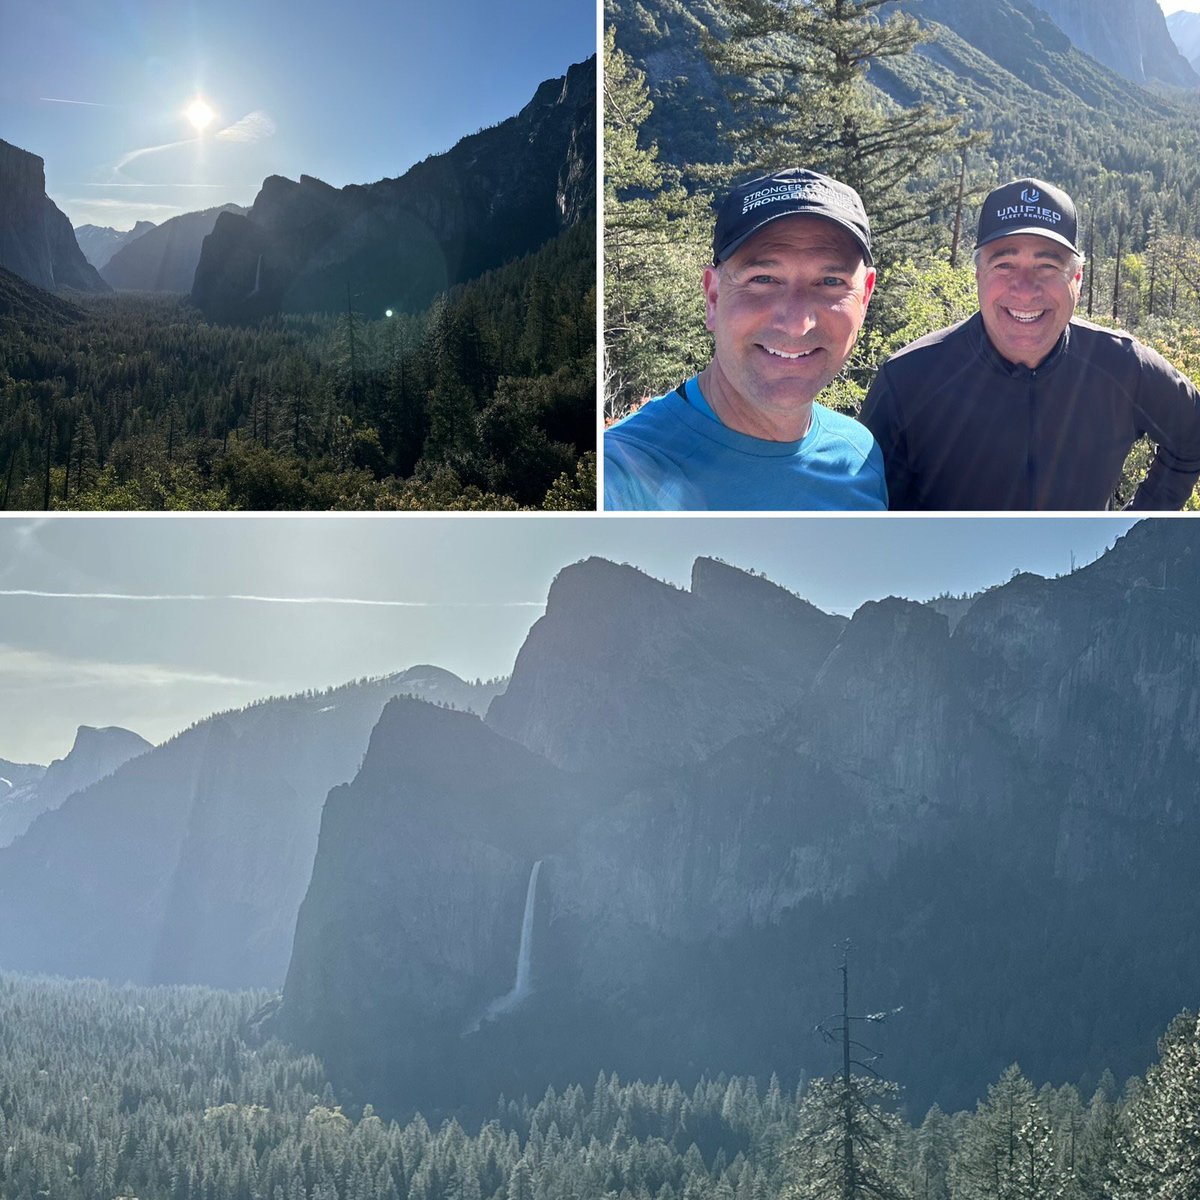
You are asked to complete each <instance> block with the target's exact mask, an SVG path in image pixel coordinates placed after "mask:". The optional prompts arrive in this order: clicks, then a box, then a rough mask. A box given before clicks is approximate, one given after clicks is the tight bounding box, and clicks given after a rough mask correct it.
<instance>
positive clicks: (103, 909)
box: [0, 667, 495, 987]
mask: <svg viewBox="0 0 1200 1200" xmlns="http://www.w3.org/2000/svg"><path fill="white" fill-rule="evenodd" d="M451 685H453V686H451ZM494 691H495V686H494V685H492V686H483V687H481V688H472V687H471V685H467V684H464V683H463V682H462V681H461V680H458V679H456V677H454V676H451V675H450V673H449V672H441V671H436V670H431V669H430V668H428V667H418V668H414V669H413V670H412V671H406V672H402V673H400V674H397V675H392V676H387V677H384V678H381V679H378V680H374V681H369V682H362V683H357V684H349V685H346V686H345V687H343V688H339V689H334V690H331V691H329V692H324V693H318V694H310V695H303V696H293V697H288V698H282V699H276V700H271V701H266V702H263V703H260V704H257V705H252V706H251V707H249V708H246V709H243V710H240V711H237V712H230V713H224V714H219V715H217V716H214V717H211V718H209V719H208V720H206V721H203V722H201V723H200V724H198V725H196V726H193V727H192V728H191V729H189V730H187V731H185V732H184V733H181V734H179V735H178V736H177V737H175V738H173V739H171V741H169V742H166V743H164V744H163V745H162V746H159V747H156V748H154V749H152V750H150V751H148V752H146V753H143V754H140V755H139V756H138V757H136V758H133V759H132V760H130V761H128V762H126V763H125V764H124V765H123V766H121V767H119V768H118V769H117V770H115V771H114V772H113V773H112V774H110V775H108V776H107V777H106V778H104V779H101V780H100V781H99V782H97V783H94V784H92V785H91V786H90V787H85V788H82V789H81V790H74V791H73V794H72V795H70V796H69V797H68V798H67V799H66V800H65V801H64V802H63V803H62V804H61V805H60V807H58V808H57V809H55V810H54V811H51V812H46V813H44V814H43V815H42V816H41V817H40V818H39V819H38V820H36V821H34V822H33V824H32V825H31V826H30V827H29V828H28V829H27V830H26V831H25V833H24V834H23V835H22V836H20V837H18V838H17V839H16V840H15V841H14V842H13V843H12V844H11V845H9V846H7V847H4V848H3V849H0V969H5V970H24V971H34V972H37V971H42V972H49V973H53V974H61V975H94V976H98V977H101V978H107V979H118V980H123V979H129V980H133V981H137V982H141V983H207V984H211V985H214V986H220V987H249V986H265V987H270V986H276V987H277V986H279V984H280V983H281V982H282V980H283V977H284V974H285V972H286V970H287V963H288V958H289V955H290V953H291V947H292V936H293V933H294V930H295V925H296V911H297V909H298V908H299V906H300V901H301V899H302V898H303V896H304V891H305V888H306V887H307V886H308V882H309V878H310V876H311V874H312V866H313V856H314V852H315V849H316V843H317V830H318V827H319V824H320V819H321V807H322V805H323V803H324V801H325V797H326V795H328V793H329V791H330V789H331V788H333V787H334V786H336V785H337V784H339V783H342V782H344V781H346V780H348V779H350V778H352V777H353V775H354V773H355V771H356V770H357V769H358V767H359V765H360V764H361V761H362V756H363V751H364V750H365V749H366V746H367V741H368V737H369V735H370V732H371V728H372V727H373V726H374V724H375V723H376V721H377V720H378V719H379V714H380V712H381V711H382V709H383V707H384V705H385V704H386V703H387V701H388V700H390V699H392V698H393V697H394V696H397V695H408V694H412V693H415V694H418V695H420V694H426V695H430V696H431V697H432V698H434V699H436V700H438V701H443V700H444V699H445V698H446V697H447V696H448V695H456V696H457V697H458V698H459V699H471V698H473V699H474V702H475V703H476V704H478V705H479V706H480V707H482V706H483V705H485V704H486V703H487V701H488V700H490V699H491V696H492V694H493V693H494ZM65 761H66V760H64V762H65ZM47 775H49V772H47ZM43 782H44V780H43ZM0 811H2V810H0Z"/></svg>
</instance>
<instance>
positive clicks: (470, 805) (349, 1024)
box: [283, 699, 580, 1095]
mask: <svg viewBox="0 0 1200 1200" xmlns="http://www.w3.org/2000/svg"><path fill="white" fill-rule="evenodd" d="M576 793H577V789H576V787H575V785H574V784H572V782H571V781H570V780H569V779H568V778H567V777H566V776H565V775H564V774H563V773H562V772H560V771H558V770H557V769H556V768H554V767H553V766H551V765H550V764H549V763H547V762H546V761H545V760H544V759H541V758H539V757H538V756H537V755H534V754H531V753H530V752H529V751H528V750H525V749H524V748H522V747H521V746H518V745H516V744H515V743H513V742H510V741H508V740H507V739H505V738H502V737H500V736H498V735H497V734H495V733H492V732H491V731H490V730H488V729H487V727H486V726H485V725H484V724H483V723H482V722H481V721H480V720H479V718H478V717H476V716H473V715H471V714H468V713H461V712H452V711H449V710H446V709H440V708H435V707H433V706H432V705H429V704H426V703H424V702H422V701H419V700H415V699H398V700H394V701H392V703H390V704H389V705H388V706H387V708H386V709H385V710H384V712H383V715H382V717H381V718H380V721H379V724H378V725H377V726H376V728H375V730H374V732H373V733H372V735H371V744H370V748H369V749H368V751H367V755H366V758H365V760H364V762H363V767H362V770H361V771H360V772H359V774H358V776H357V777H356V778H355V780H354V782H353V784H348V785H346V786H343V787H340V788H335V789H334V790H333V792H331V793H330V796H329V799H328V801H327V802H326V805H325V811H324V814H323V816H322V820H321V854H320V856H319V857H318V860H317V862H316V865H315V866H314V868H313V878H312V884H311V885H310V887H309V890H308V894H307V896H306V897H305V901H304V906H303V908H302V910H301V912H300V916H299V920H298V923H297V927H296V950H295V953H294V955H293V959H292V965H291V967H290V969H289V971H288V977H287V983H286V986H285V988H284V1005H283V1016H284V1027H285V1028H286V1029H287V1031H288V1033H289V1035H290V1036H291V1037H293V1038H294V1039H296V1040H297V1041H299V1042H301V1043H303V1044H305V1045H311V1046H320V1047H321V1050H320V1053H322V1054H328V1055H330V1056H332V1057H333V1058H335V1059H337V1060H338V1061H342V1062H345V1063H346V1064H347V1069H348V1072H349V1074H350V1076H351V1077H353V1079H354V1080H355V1083H356V1085H357V1086H359V1087H361V1088H362V1089H363V1094H367V1095H370V1094H375V1093H376V1092H379V1091H383V1090H386V1089H388V1088H390V1086H391V1083H390V1081H392V1080H394V1079H395V1078H396V1075H397V1072H401V1073H403V1074H404V1075H406V1076H408V1077H410V1078H412V1077H419V1078H420V1079H421V1081H422V1082H421V1087H422V1088H436V1087H437V1086H438V1081H439V1079H441V1078H443V1077H444V1076H445V1075H446V1074H447V1073H450V1074H457V1073H458V1072H459V1071H460V1070H467V1069H469V1059H470V1057H471V1056H472V1054H473V1053H474V1046H475V1043H477V1042H478V1038H474V1037H471V1036H466V1037H464V1033H465V1031H467V1030H468V1029H470V1028H471V1027H472V1026H473V1025H475V1024H476V1023H477V1022H478V1021H479V1019H480V1018H481V1016H482V1015H483V1014H484V1013H485V1011H486V1009H487V1006H488V1004H489V1002H490V1001H492V1000H494V999H495V998H496V997H499V996H502V995H503V994H504V993H506V992H507V991H508V990H509V989H510V987H511V986H512V984H513V978H514V970H515V964H516V960H517V953H518V949H519V943H520V930H521V926H522V917H523V911H524V904H525V897H526V890H527V883H528V879H529V876H530V872H531V870H532V867H533V864H534V863H535V862H536V861H537V860H538V859H540V858H541V857H542V856H543V855H544V854H546V853H547V852H548V851H549V850H550V849H551V848H552V847H553V846H554V845H556V844H557V843H560V842H561V841H562V840H563V837H564V833H565V831H566V830H567V829H568V828H570V827H571V826H572V825H573V824H577V821H578V807H579V803H580V801H579V798H578V796H577V794H576ZM367 827H370V828H371V829H372V830H373V835H372V836H371V838H369V839H367V840H363V838H362V837H361V834H362V831H363V829H364V828H367ZM348 878H353V880H354V888H353V889H352V890H351V889H348V888H347V887H346V883H347V879H348ZM400 880H403V884H402V885H401V886H400V887H399V888H398V887H397V883H398V881H400ZM365 913H369V914H371V915H370V919H368V920H364V919H363V914H365ZM377 917H378V918H379V919H380V921H381V922H382V924H380V923H377V922H376V918H377ZM451 931H452V932H453V937H452V940H451V941H446V940H445V938H446V935H447V933H450V932H451ZM365 979H370V980H372V981H373V982H372V985H371V986H370V987H358V986H354V985H353V984H352V985H351V986H350V987H347V986H346V985H347V983H348V982H350V981H362V980H365ZM331 1008H336V1009H337V1011H338V1012H339V1013H340V1014H341V1016H340V1019H339V1021H338V1022H336V1023H331V1022H329V1021H327V1020H325V1014H326V1013H327V1012H328V1011H329V1010H330V1009H331ZM399 1013H403V1020H402V1022H399V1023H397V1022H396V1021H395V1020H394V1015H395V1014H399ZM384 1028H386V1029H388V1030H389V1033H390V1034H391V1035H392V1036H389V1038H388V1039H387V1041H386V1042H379V1041H374V1040H372V1039H370V1038H365V1037H363V1036H362V1031H363V1030H367V1029H369V1030H374V1031H380V1030H382V1029H384Z"/></svg>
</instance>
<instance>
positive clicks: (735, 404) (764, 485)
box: [604, 168, 887, 511]
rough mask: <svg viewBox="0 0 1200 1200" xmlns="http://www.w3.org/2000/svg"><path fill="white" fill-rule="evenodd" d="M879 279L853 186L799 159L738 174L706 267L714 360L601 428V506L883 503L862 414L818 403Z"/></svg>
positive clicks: (879, 466) (879, 464) (878, 462)
mask: <svg viewBox="0 0 1200 1200" xmlns="http://www.w3.org/2000/svg"><path fill="white" fill-rule="evenodd" d="M874 286H875V268H874V266H873V265H872V260H871V232H870V227H869V225H868V223H867V216H866V213H865V212H864V211H863V206H862V201H861V200H860V199H859V196H858V193H857V192H855V191H854V189H853V188H850V187H847V186H846V185H845V184H843V183H839V182H837V180H834V179H830V178H829V177H828V176H825V175H821V174H819V173H818V172H816V171H808V170H804V169H800V168H793V169H789V170H786V171H780V172H777V173H776V174H773V175H766V176H762V177H760V178H758V179H753V180H751V181H750V182H749V183H744V184H742V185H740V186H739V187H737V188H735V189H734V190H733V191H732V192H731V193H730V194H729V196H728V197H727V198H726V200H725V202H724V203H723V204H722V206H721V209H720V211H719V212H718V214H717V222H716V229H715V231H714V234H713V265H712V266H711V267H709V268H707V269H706V270H705V272H704V298H705V306H706V323H707V326H708V328H709V329H710V330H711V331H712V334H713V341H714V353H713V357H712V361H711V362H710V363H709V365H708V366H707V367H705V369H704V370H703V371H701V372H700V374H699V375H697V376H694V377H693V378H692V379H690V380H688V381H687V382H686V383H685V384H683V386H682V387H680V388H678V389H676V390H675V391H674V392H671V393H669V394H668V395H666V396H660V397H659V398H658V399H656V400H652V401H650V402H649V403H647V404H644V405H643V406H642V407H641V408H640V409H638V410H637V411H636V412H635V413H633V414H631V415H630V416H628V417H626V418H625V419H624V420H623V421H619V422H618V423H617V424H615V425H614V426H612V428H611V429H609V430H608V432H607V433H606V434H605V437H604V507H605V508H606V509H607V510H609V511H613V510H619V509H674V510H680V509H709V510H713V509H717V510H743V509H760V510H770V509H784V510H795V509H826V510H829V509H882V508H886V507H887V492H886V489H885V486H884V475H883V461H882V458H881V456H880V453H879V449H878V447H877V446H876V445H875V442H874V439H873V438H872V437H871V434H870V433H869V432H868V431H867V430H866V428H865V427H863V426H862V425H860V424H859V423H858V422H857V421H855V420H853V419H852V418H850V417H847V416H844V415H843V414H841V413H838V412H835V411H834V410H832V409H829V408H826V407H824V406H823V405H820V404H817V403H816V402H815V398H816V396H817V393H818V392H820V391H821V390H822V389H823V388H825V387H826V386H827V385H828V384H829V383H830V382H831V381H832V380H833V378H834V376H835V375H836V374H837V373H838V371H839V370H841V368H842V365H843V364H844V363H845V361H846V359H847V358H848V357H849V356H850V351H851V349H852V348H853V346H854V342H855V339H856V338H857V337H858V331H859V329H861V328H862V323H863V318H864V317H865V316H866V312H867V304H868V303H869V301H870V298H871V292H872V289H873V288H874Z"/></svg>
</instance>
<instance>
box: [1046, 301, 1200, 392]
mask: <svg viewBox="0 0 1200 1200" xmlns="http://www.w3.org/2000/svg"><path fill="white" fill-rule="evenodd" d="M1070 332H1071V350H1072V352H1073V353H1077V354H1078V356H1079V357H1081V358H1086V359H1087V361H1088V362H1089V363H1090V364H1092V365H1094V366H1096V367H1101V368H1107V370H1108V371H1109V372H1110V373H1112V374H1114V375H1119V376H1122V377H1124V378H1126V379H1128V380H1129V381H1130V386H1134V384H1135V382H1136V380H1137V379H1139V378H1140V379H1142V380H1143V381H1145V380H1148V379H1153V378H1155V377H1157V376H1165V377H1166V378H1167V379H1168V380H1170V381H1172V382H1175V381H1184V382H1186V383H1187V384H1188V386H1189V387H1191V386H1194V385H1192V384H1191V381H1190V380H1188V379H1187V376H1186V375H1184V374H1183V372H1182V371H1180V370H1179V368H1178V367H1176V366H1175V365H1174V364H1173V363H1171V362H1168V360H1167V359H1166V358H1164V357H1163V356H1162V355H1161V354H1160V353H1159V352H1158V351H1157V350H1155V349H1154V348H1153V347H1151V346H1147V345H1146V343H1145V342H1143V341H1140V340H1139V339H1138V338H1136V337H1134V336H1133V334H1132V333H1129V332H1128V331H1127V330H1125V329H1111V328H1109V327H1108V326H1107V325H1097V324H1094V323H1093V322H1092V321H1087V320H1085V319H1084V318H1082V317H1072V318H1071V324H1070Z"/></svg>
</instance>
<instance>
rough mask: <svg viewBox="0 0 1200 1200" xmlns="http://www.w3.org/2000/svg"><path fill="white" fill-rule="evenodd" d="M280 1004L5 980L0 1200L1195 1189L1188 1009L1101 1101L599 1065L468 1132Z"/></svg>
mask: <svg viewBox="0 0 1200 1200" xmlns="http://www.w3.org/2000/svg"><path fill="white" fill-rule="evenodd" d="M268 1002H269V997H268V995H267V994H266V993H254V992H238V993H233V992H219V991H213V990H209V989H205V988H199V987H188V988H184V987H174V988H136V987H130V986H116V985H110V984H105V983H99V982H95V981H88V980H78V981H64V980H52V979H45V978H31V977H22V976H14V975H5V976H0V1198H3V1200H37V1198H38V1197H53V1200H114V1198H117V1200H130V1198H132V1197H140V1200H335V1198H336V1200H460V1198H464V1197H465V1198H469V1200H568V1198H570V1200H591V1198H593V1197H594V1198H596V1200H599V1198H601V1197H613V1198H619V1200H685V1198H686V1200H708V1198H710V1197H711V1198H713V1200H767V1198H774V1197H788V1198H794V1200H800V1198H802V1197H813V1198H815V1197H821V1196H829V1197H847V1196H855V1197H866V1196H874V1197H894V1198H896V1200H984V1198H985V1197H986V1198H1000V1197H1012V1198H1014V1200H1016V1198H1028V1200H1033V1198H1035V1197H1038V1198H1044V1197H1063V1198H1067V1200H1092V1198H1095V1200H1101V1198H1103V1200H1126V1198H1128V1200H1135V1198H1136V1200H1154V1198H1156V1197H1163V1198H1164V1200H1165V1198H1166V1197H1184V1196H1191V1195H1194V1194H1195V1189H1196V1186H1197V1183H1198V1182H1200V1133H1198V1131H1197V1129H1196V1125H1195V1114H1196V1112H1197V1111H1200V1022H1198V1021H1197V1017H1196V1016H1195V1015H1194V1014H1192V1013H1183V1014H1180V1016H1179V1017H1178V1018H1176V1020H1175V1021H1174V1022H1173V1023H1172V1025H1171V1027H1170V1029H1169V1030H1168V1031H1167V1032H1166V1034H1165V1036H1164V1037H1163V1039H1162V1041H1161V1043H1160V1052H1161V1058H1160V1060H1159V1062H1157V1063H1156V1064H1154V1065H1152V1066H1151V1067H1150V1069H1149V1070H1148V1071H1147V1073H1146V1074H1145V1076H1144V1077H1141V1078H1133V1079H1131V1080H1129V1081H1128V1082H1127V1083H1126V1084H1125V1086H1124V1087H1123V1088H1120V1087H1118V1084H1117V1082H1116V1081H1115V1080H1114V1079H1113V1078H1112V1076H1111V1075H1110V1074H1108V1073H1105V1074H1104V1075H1103V1076H1102V1077H1101V1080H1100V1084H1099V1087H1098V1088H1096V1089H1095V1090H1094V1093H1093V1094H1091V1095H1081V1094H1080V1092H1079V1091H1078V1090H1077V1089H1076V1088H1075V1087H1074V1086H1072V1085H1071V1084H1069V1083H1068V1084H1062V1085H1058V1086H1054V1085H1051V1084H1048V1083H1047V1084H1042V1085H1041V1086H1040V1087H1039V1086H1037V1085H1035V1083H1034V1082H1033V1081H1031V1080H1029V1079H1027V1078H1025V1077H1024V1075H1022V1073H1021V1071H1020V1069H1019V1068H1018V1067H1017V1066H1015V1065H1014V1066H1012V1067H1010V1068H1009V1069H1008V1070H1006V1071H1005V1072H1004V1073H1003V1074H1002V1075H1001V1077H1000V1078H999V1079H997V1080H996V1081H995V1082H994V1083H993V1084H992V1085H991V1086H990V1087H989V1088H988V1092H987V1095H986V1096H985V1097H982V1098H981V1099H980V1101H979V1103H978V1105H977V1107H976V1109H975V1110H974V1111H973V1112H960V1113H955V1114H949V1113H944V1112H942V1111H941V1110H940V1109H939V1108H937V1107H934V1108H932V1109H930V1110H929V1111H928V1112H927V1113H924V1114H921V1113H910V1112H907V1111H906V1110H905V1108H904V1106H903V1102H902V1099H899V1100H898V1099H896V1098H895V1097H889V1095H888V1089H887V1087H886V1086H884V1085H881V1084H880V1083H879V1082H878V1081H877V1080H875V1079H873V1078H870V1077H867V1076H859V1075H855V1076H853V1077H852V1084H851V1089H850V1092H849V1095H847V1093H846V1090H845V1088H844V1086H843V1084H842V1082H841V1081H840V1079H839V1078H838V1077H836V1076H835V1077H832V1078H829V1079H819V1080H814V1081H809V1082H804V1081H802V1082H801V1083H800V1085H799V1086H798V1087H796V1088H794V1089H792V1088H784V1087H781V1085H780V1082H779V1079H778V1078H777V1077H772V1078H771V1079H770V1080H755V1079H753V1078H727V1077H725V1076H723V1075H722V1076H718V1077H716V1078H703V1079H701V1080H700V1081H699V1082H697V1083H695V1084H694V1085H693V1086H691V1087H681V1086H680V1085H679V1084H677V1083H667V1082H664V1081H662V1080H656V1081H653V1082H649V1081H645V1082H643V1081H622V1080H619V1079H618V1078H616V1077H615V1076H609V1075H606V1074H604V1073H601V1075H600V1076H599V1077H598V1078H597V1079H596V1080H595V1081H586V1082H581V1083H580V1084H577V1085H572V1086H570V1087H567V1088H565V1089H563V1090H562V1091H561V1092H555V1091H554V1090H553V1089H549V1090H548V1091H547V1092H546V1093H545V1095H543V1096H539V1097H530V1098H525V1097H520V1098H516V1097H508V1098H505V1097H499V1098H497V1100H496V1104H495V1108H494V1112H493V1115H492V1116H491V1117H490V1119H488V1120H486V1121H484V1122H482V1123H469V1124H466V1125H464V1124H461V1123H460V1122H459V1121H458V1120H457V1119H456V1118H455V1117H454V1116H453V1115H452V1114H451V1115H439V1116H437V1117H436V1120H435V1121H434V1123H431V1121H430V1120H427V1119H426V1118H425V1117H424V1116H422V1115H420V1114H399V1117H400V1119H399V1120H398V1121H393V1120H386V1121H385V1120H384V1119H382V1118H381V1117H380V1116H379V1115H377V1114H376V1113H375V1112H374V1110H373V1109H372V1107H371V1105H370V1104H369V1103H366V1104H362V1105H361V1106H354V1107H351V1106H349V1105H342V1104H339V1099H340V1098H339V1097H338V1096H336V1095H335V1094H334V1091H333V1089H332V1087H331V1086H330V1084H329V1083H328V1081H327V1079H326V1077H325V1075H324V1072H323V1070H322V1067H321V1064H320V1062H319V1061H318V1060H317V1059H315V1058H314V1057H312V1056H311V1055H305V1056H301V1055H298V1054H296V1053H294V1052H291V1051H290V1050H288V1048H287V1047H285V1046H284V1045H283V1044H282V1043H280V1042H278V1041H276V1040H266V1041H264V1040H263V1039H262V1037H261V1036H260V1034H259V1032H258V1031H259V1029H260V1025H261V1016H262V1013H263V1011H264V1006H266V1007H269V1003H268ZM830 1057H831V1069H834V1068H836V1066H837V1063H836V1060H837V1059H838V1058H839V1057H840V1056H839V1055H838V1054H837V1053H834V1052H831V1055H830ZM783 1067H786V1064H781V1068H783ZM847 1113H849V1114H851V1116H852V1118H853V1120H852V1124H851V1126H850V1127H851V1129H852V1134H853V1136H852V1141H853V1145H854V1150H853V1158H852V1164H853V1166H852V1170H853V1174H852V1175H851V1176H848V1175H847V1164H846V1160H845V1157H844V1152H845V1148H846V1141H845V1139H844V1136H843V1135H844V1132H845V1129H846V1124H845V1122H846V1115H847ZM848 1178H849V1181H850V1182H849V1184H848V1183H847V1179H848ZM851 1185H852V1186H851ZM848 1188H849V1190H847V1189H848Z"/></svg>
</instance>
